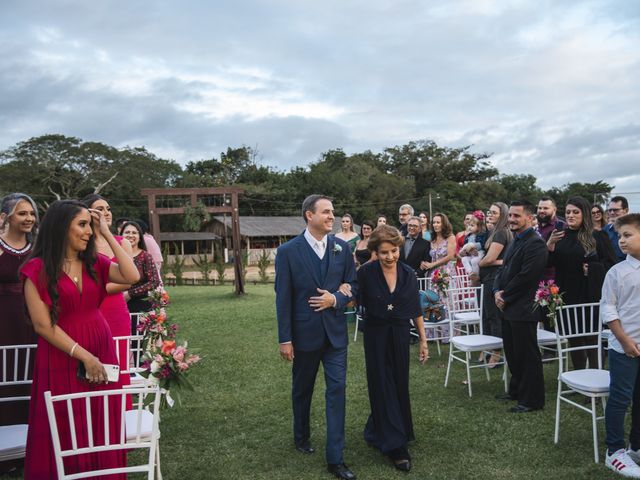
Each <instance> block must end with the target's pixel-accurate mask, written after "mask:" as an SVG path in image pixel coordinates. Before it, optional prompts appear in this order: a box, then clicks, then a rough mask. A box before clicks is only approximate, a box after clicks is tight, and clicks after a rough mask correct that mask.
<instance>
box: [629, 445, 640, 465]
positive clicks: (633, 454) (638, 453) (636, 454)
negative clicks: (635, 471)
mask: <svg viewBox="0 0 640 480" xmlns="http://www.w3.org/2000/svg"><path fill="white" fill-rule="evenodd" d="M627 455H629V457H630V458H631V460H633V461H634V462H636V465H638V466H640V450H632V449H631V445H629V448H628V449H627Z"/></svg>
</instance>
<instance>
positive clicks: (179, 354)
mask: <svg viewBox="0 0 640 480" xmlns="http://www.w3.org/2000/svg"><path fill="white" fill-rule="evenodd" d="M186 351H187V349H186V348H184V347H177V348H176V349H175V351H174V352H173V359H174V360H175V361H176V362H182V361H183V360H184V355H185V353H186Z"/></svg>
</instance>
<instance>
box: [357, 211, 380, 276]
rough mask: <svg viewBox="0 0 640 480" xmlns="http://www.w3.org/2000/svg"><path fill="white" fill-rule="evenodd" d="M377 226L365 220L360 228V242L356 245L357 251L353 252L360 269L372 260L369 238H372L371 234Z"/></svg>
mask: <svg viewBox="0 0 640 480" xmlns="http://www.w3.org/2000/svg"><path fill="white" fill-rule="evenodd" d="M374 228H375V225H374V224H373V222H371V221H369V220H365V221H364V222H362V226H361V227H360V240H358V243H356V249H355V251H354V252H353V256H354V258H355V261H356V267H360V266H361V265H364V264H365V263H367V262H368V261H369V260H371V250H369V237H370V236H371V232H373V229H374Z"/></svg>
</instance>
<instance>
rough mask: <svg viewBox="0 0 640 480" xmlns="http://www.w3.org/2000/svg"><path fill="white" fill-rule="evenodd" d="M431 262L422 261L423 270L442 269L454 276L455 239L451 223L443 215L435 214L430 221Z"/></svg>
mask: <svg viewBox="0 0 640 480" xmlns="http://www.w3.org/2000/svg"><path fill="white" fill-rule="evenodd" d="M429 255H430V257H431V261H430V262H429V261H423V262H422V264H421V267H422V268H423V269H424V270H433V269H434V268H441V269H444V271H445V272H447V273H448V274H449V275H450V276H453V275H455V274H456V264H455V260H456V237H455V236H454V235H453V227H452V226H451V222H449V219H448V218H447V216H446V215H445V214H444V213H436V214H434V215H433V218H432V219H431V249H430V251H429Z"/></svg>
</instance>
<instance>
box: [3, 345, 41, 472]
mask: <svg viewBox="0 0 640 480" xmlns="http://www.w3.org/2000/svg"><path fill="white" fill-rule="evenodd" d="M35 353H36V345H33V344H29V345H2V346H0V357H1V358H2V366H1V368H0V370H1V371H2V377H0V394H1V392H2V390H1V388H2V387H14V386H20V385H31V383H32V380H31V378H30V373H29V372H30V365H31V362H32V360H33V358H34V357H35ZM29 398H30V397H29V395H24V396H10V397H0V404H2V403H9V402H21V401H27V402H28V401H29ZM0 408H1V407H0ZM26 447H27V425H26V424H18V425H3V426H0V462H4V461H6V460H17V459H20V458H24V457H25V452H26Z"/></svg>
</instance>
